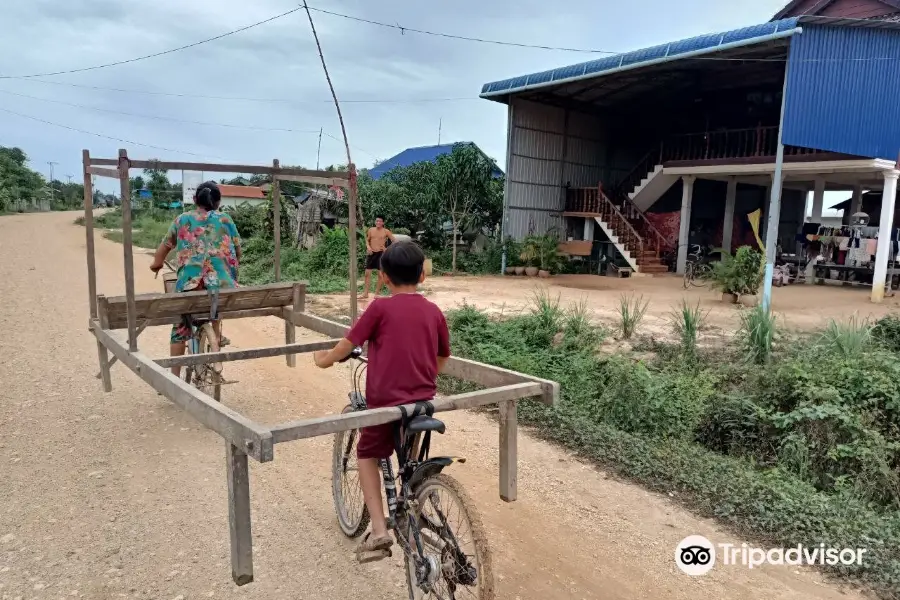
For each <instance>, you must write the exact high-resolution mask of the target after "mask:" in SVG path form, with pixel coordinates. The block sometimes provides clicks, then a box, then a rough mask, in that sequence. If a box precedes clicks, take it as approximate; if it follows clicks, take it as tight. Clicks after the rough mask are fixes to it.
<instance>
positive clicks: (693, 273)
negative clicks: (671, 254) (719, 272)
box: [682, 244, 711, 289]
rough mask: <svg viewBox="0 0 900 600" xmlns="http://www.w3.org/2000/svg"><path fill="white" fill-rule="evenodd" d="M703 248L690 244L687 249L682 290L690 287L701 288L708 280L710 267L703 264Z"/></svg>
mask: <svg viewBox="0 0 900 600" xmlns="http://www.w3.org/2000/svg"><path fill="white" fill-rule="evenodd" d="M702 252H703V248H702V246H700V244H691V245H690V246H689V247H688V255H687V261H686V262H685V263H684V279H683V281H682V284H683V285H684V289H688V288H690V287H692V286H693V287H703V286H705V285H706V282H707V280H708V279H709V274H710V271H711V269H710V266H709V264H708V263H706V262H703V258H702Z"/></svg>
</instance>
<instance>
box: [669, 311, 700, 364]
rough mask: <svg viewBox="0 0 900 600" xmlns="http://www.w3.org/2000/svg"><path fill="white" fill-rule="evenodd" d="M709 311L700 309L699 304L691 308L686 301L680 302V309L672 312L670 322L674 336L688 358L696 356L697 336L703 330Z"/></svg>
mask: <svg viewBox="0 0 900 600" xmlns="http://www.w3.org/2000/svg"><path fill="white" fill-rule="evenodd" d="M708 314H709V311H704V310H703V309H701V308H700V302H699V301H698V302H697V304H696V305H694V306H691V305H689V304H688V303H687V300H682V301H681V309H680V310H673V311H672V314H671V316H670V322H671V325H672V329H673V331H674V332H675V335H676V336H678V340H679V342H680V343H681V350H682V351H683V352H684V354H685V355H686V356H688V357H691V358H694V357H696V355H697V336H698V334H699V332H700V330H701V329H703V327H704V325H705V322H706V317H707V315H708Z"/></svg>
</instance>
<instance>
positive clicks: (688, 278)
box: [681, 262, 694, 289]
mask: <svg viewBox="0 0 900 600" xmlns="http://www.w3.org/2000/svg"><path fill="white" fill-rule="evenodd" d="M693 279H694V263H692V262H688V263H686V264H685V265H684V277H683V279H682V281H681V285H683V286H684V289H688V288H689V287H691V283H692V281H693Z"/></svg>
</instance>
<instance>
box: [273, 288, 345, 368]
mask: <svg viewBox="0 0 900 600" xmlns="http://www.w3.org/2000/svg"><path fill="white" fill-rule="evenodd" d="M302 302H303V288H302V287H301V286H299V285H295V286H294V297H293V299H292V302H291V312H292V313H296V312H297V311H298V310H301V309H300V308H299V307H300V306H301V304H302ZM296 342H297V326H296V325H294V321H293V319H290V320H289V319H284V343H285V344H294V343H296ZM335 343H337V340H336V341H335ZM323 350H324V348H323ZM284 360H285V362H286V363H287V366H288V367H291V368H294V367H296V366H297V356H296V355H295V354H288V355H286V356H285V357H284Z"/></svg>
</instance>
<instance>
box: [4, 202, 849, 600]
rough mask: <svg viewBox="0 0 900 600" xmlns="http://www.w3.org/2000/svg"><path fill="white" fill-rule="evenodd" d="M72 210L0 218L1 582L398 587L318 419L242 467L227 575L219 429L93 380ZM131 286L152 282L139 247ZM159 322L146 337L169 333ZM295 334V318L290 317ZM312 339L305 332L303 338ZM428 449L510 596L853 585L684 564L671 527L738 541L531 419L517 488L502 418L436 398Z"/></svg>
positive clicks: (263, 373) (51, 586)
mask: <svg viewBox="0 0 900 600" xmlns="http://www.w3.org/2000/svg"><path fill="white" fill-rule="evenodd" d="M75 216H76V215H74V214H71V213H69V214H66V213H62V214H61V213H52V214H39V215H26V216H12V217H2V218H0V282H2V283H0V286H2V290H3V296H2V300H3V301H2V303H0V382H2V385H0V456H2V457H3V469H2V473H0V599H2V600H7V599H8V600H14V599H22V600H25V599H31V598H52V599H56V598H70V597H80V598H98V599H106V598H145V599H163V600H172V599H182V600H188V599H192V598H266V599H270V598H276V599H282V598H284V599H305V598H316V599H321V600H332V599H334V600H338V599H340V600H344V599H356V598H360V599H362V598H405V597H406V596H405V593H406V591H405V587H404V584H403V582H402V570H401V568H400V566H399V564H398V563H397V562H391V563H387V562H386V563H382V564H377V565H366V566H360V565H357V564H356V563H355V562H354V560H353V558H352V544H351V543H350V542H348V541H346V540H345V539H344V538H343V537H342V536H341V534H340V532H339V530H338V528H337V526H336V524H335V519H334V514H333V510H332V505H331V495H330V483H329V482H330V472H329V468H330V453H329V450H330V444H331V440H330V439H328V438H318V439H315V440H310V441H305V442H296V443H294V444H288V445H286V446H279V447H278V448H277V450H276V460H275V462H274V463H270V464H267V465H259V464H256V463H254V464H253V466H252V467H251V479H252V487H251V490H252V502H253V519H254V521H253V527H254V529H253V534H254V542H255V551H256V554H255V564H256V582H255V583H253V584H251V585H249V586H246V587H243V588H236V587H235V586H234V585H233V584H232V583H231V579H230V569H229V559H228V555H229V549H228V548H229V546H228V525H227V507H226V502H225V501H226V487H225V472H224V445H223V442H222V440H221V439H220V438H219V437H218V436H217V435H215V434H213V433H211V432H208V431H206V430H204V429H202V428H201V427H199V426H198V425H197V424H196V423H195V422H194V421H193V420H191V419H190V418H189V417H188V416H187V415H186V414H184V413H183V412H181V411H180V410H178V409H176V408H175V407H174V406H173V405H171V404H170V403H169V402H168V401H167V400H165V399H164V398H162V397H159V396H157V395H156V393H155V392H153V391H152V390H151V389H150V388H149V387H147V386H146V385H145V384H143V382H141V381H139V380H138V379H137V378H136V377H135V376H133V375H132V374H131V373H130V372H128V371H127V370H126V369H124V368H123V367H121V366H119V365H117V366H115V367H114V369H113V386H114V389H113V392H112V393H111V394H105V395H104V394H103V393H102V392H101V389H100V384H99V381H98V380H97V379H95V378H94V374H95V373H96V372H97V359H96V350H95V344H94V342H93V338H92V337H91V336H90V335H89V334H88V332H87V327H86V326H87V314H88V311H87V299H86V295H87V293H86V286H87V284H86V278H85V258H84V229H83V228H81V227H77V226H73V225H72V221H73V219H74V218H75ZM97 262H98V269H99V284H98V285H99V290H100V291H101V292H102V293H106V294H110V295H113V294H120V293H122V289H123V284H122V277H121V273H122V247H121V246H120V245H117V244H113V243H112V242H108V241H106V240H98V246H97ZM135 262H136V271H137V289H138V291H155V290H157V289H161V285H162V284H161V282H160V281H154V279H153V277H152V275H151V274H150V272H149V271H148V270H147V266H148V265H149V257H148V256H146V255H145V254H139V255H137V256H136V259H135ZM226 329H227V333H228V335H229V337H231V339H232V340H233V342H234V344H235V346H237V347H251V346H261V345H268V344H273V343H279V341H280V339H279V338H280V334H281V328H280V323H279V322H277V321H269V320H258V321H248V320H245V321H240V322H229V323H228V325H227V326H226ZM167 335H168V331H167V330H165V328H158V329H156V330H152V331H148V332H147V333H146V334H145V335H144V336H142V338H141V345H142V349H143V350H144V351H145V352H148V353H150V354H151V355H153V354H155V355H163V354H164V353H165V352H166V343H167ZM298 337H302V335H298ZM310 339H312V338H310ZM227 374H228V375H229V376H231V377H234V378H236V379H238V380H240V383H238V384H236V385H234V386H231V387H229V388H227V389H226V390H225V391H224V400H225V402H226V403H227V404H228V405H229V406H232V407H234V408H236V409H237V410H239V411H241V412H244V413H246V414H248V415H250V416H251V417H252V418H254V419H256V420H257V421H260V422H262V423H275V422H278V421H283V420H286V419H289V418H298V417H303V416H315V415H322V414H327V413H335V412H337V411H338V410H339V409H340V408H341V407H342V405H343V404H344V399H345V397H346V390H347V388H348V385H349V378H348V375H347V371H345V370H340V369H335V370H332V371H327V372H326V371H319V370H317V369H315V368H313V367H312V366H311V363H310V362H309V358H308V357H307V358H304V357H300V358H299V359H298V367H297V368H296V369H288V368H287V367H286V366H285V365H284V360H283V359H267V360H259V361H252V362H246V363H229V364H228V366H227ZM446 420H447V423H448V434H447V435H446V436H445V437H443V438H442V439H440V440H438V441H437V444H438V446H437V447H438V448H442V449H444V450H446V451H447V452H448V453H453V454H458V455H462V456H466V457H467V458H468V459H469V460H468V462H467V463H466V464H465V465H459V466H455V467H453V470H452V473H453V475H455V476H457V477H459V478H460V479H461V480H462V481H463V483H464V485H465V486H466V487H467V489H468V490H469V491H470V493H471V494H472V496H473V497H474V498H475V501H476V502H477V504H478V507H479V508H480V510H481V512H482V513H483V515H484V518H485V522H486V525H487V527H488V532H489V539H490V543H491V546H492V548H493V550H494V555H495V560H494V564H495V568H496V575H497V579H498V581H497V587H498V592H499V597H500V598H503V599H509V600H526V599H531V598H533V599H540V600H556V599H560V600H562V599H567V600H568V599H581V598H604V599H611V600H616V599H636V598H676V599H685V600H687V599H690V600H697V599H699V598H716V599H721V598H736V599H750V598H789V599H807V598H808V599H813V598H816V599H831V598H834V599H836V598H844V599H847V598H860V597H861V596H859V595H857V594H856V593H855V592H852V591H850V592H842V591H841V590H839V588H838V587H837V586H836V585H834V584H833V583H824V582H823V580H822V577H821V576H820V575H818V574H817V573H815V572H812V571H808V570H802V571H800V570H796V569H795V568H793V567H770V568H762V569H756V570H753V571H747V570H744V569H741V568H736V567H728V568H718V567H717V568H716V569H715V570H714V571H713V572H712V573H711V574H709V575H707V576H705V577H700V578H689V577H688V576H686V575H682V574H681V573H680V572H678V571H677V570H676V568H675V565H674V562H673V554H674V548H675V545H676V544H677V542H678V541H679V540H681V539H682V538H683V537H685V536H687V535H690V534H701V535H705V536H706V537H708V538H710V539H712V540H714V541H722V542H725V541H737V542H740V540H739V539H736V537H735V536H734V535H733V534H729V533H728V532H725V531H722V530H721V529H719V528H717V527H716V526H715V525H713V524H712V523H710V522H708V521H704V520H699V519H696V518H694V517H693V516H691V515H690V514H689V513H688V512H686V511H685V510H684V509H682V508H680V507H678V506H677V505H675V504H674V503H673V502H672V501H670V499H668V498H666V497H661V496H659V495H656V494H651V493H648V492H646V491H644V490H642V489H641V488H640V487H637V486H634V485H629V484H625V483H620V482H617V481H614V480H612V479H608V478H607V477H606V476H605V474H604V473H603V472H601V471H599V470H597V469H595V468H593V467H590V466H587V465H584V464H581V463H580V462H578V461H576V460H574V459H572V458H571V457H569V456H568V455H567V454H565V453H564V452H562V451H560V450H558V449H556V448H554V447H552V446H550V445H547V444H545V443H543V442H539V441H536V440H534V439H532V438H530V437H529V436H527V435H524V434H523V435H521V436H520V438H519V440H520V441H519V444H520V449H519V458H520V465H519V495H520V499H519V501H518V502H516V503H513V504H505V503H503V502H501V501H500V500H499V498H498V496H497V482H496V480H497V470H498V467H497V431H496V425H494V424H493V423H491V422H490V421H489V420H488V419H486V418H484V417H481V416H478V415H473V414H468V413H462V414H453V415H449V416H448V417H447V419H446Z"/></svg>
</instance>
